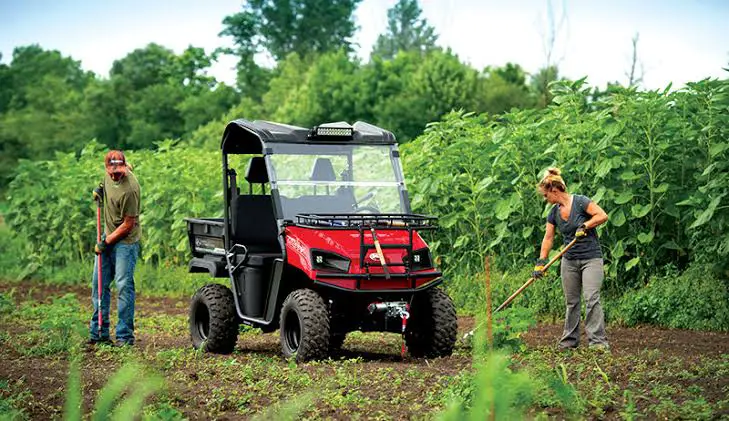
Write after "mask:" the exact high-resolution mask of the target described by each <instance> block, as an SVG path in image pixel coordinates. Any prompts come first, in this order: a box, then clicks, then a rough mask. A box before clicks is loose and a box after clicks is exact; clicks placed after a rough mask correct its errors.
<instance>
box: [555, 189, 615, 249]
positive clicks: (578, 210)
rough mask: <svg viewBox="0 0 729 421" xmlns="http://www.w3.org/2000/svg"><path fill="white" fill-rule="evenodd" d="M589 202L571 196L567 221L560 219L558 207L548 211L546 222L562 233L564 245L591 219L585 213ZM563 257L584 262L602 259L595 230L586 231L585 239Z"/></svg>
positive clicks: (576, 195) (577, 195) (579, 197)
mask: <svg viewBox="0 0 729 421" xmlns="http://www.w3.org/2000/svg"><path fill="white" fill-rule="evenodd" d="M590 202H592V200H590V199H589V198H588V197H587V196H582V195H579V194H575V195H572V209H571V210H570V216H569V218H567V220H564V219H562V216H561V215H560V214H559V209H560V205H554V206H552V210H550V211H549V215H547V222H549V223H550V224H552V225H554V226H555V227H557V229H558V230H559V232H561V233H562V238H563V239H564V244H565V245H567V244H569V243H570V242H571V241H572V240H574V238H575V231H577V228H579V227H580V225H582V224H584V223H585V221H587V220H588V219H590V218H591V216H590V214H589V213H587V205H589V204H590ZM564 256H565V257H566V258H567V259H569V260H585V259H594V258H597V257H602V252H601V251H600V242H599V241H598V238H597V231H596V230H595V229H590V230H588V231H587V237H585V238H583V239H581V240H578V241H577V243H576V244H575V245H574V246H573V247H572V248H571V249H569V250H567V253H565V255H564Z"/></svg>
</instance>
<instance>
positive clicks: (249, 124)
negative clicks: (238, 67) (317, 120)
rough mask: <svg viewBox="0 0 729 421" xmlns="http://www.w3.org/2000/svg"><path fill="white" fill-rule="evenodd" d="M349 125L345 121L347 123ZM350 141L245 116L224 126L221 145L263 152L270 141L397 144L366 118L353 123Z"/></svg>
mask: <svg viewBox="0 0 729 421" xmlns="http://www.w3.org/2000/svg"><path fill="white" fill-rule="evenodd" d="M345 124H346V123H345ZM352 128H353V133H352V139H351V140H337V141H332V140H322V139H316V138H313V139H312V138H310V136H309V134H310V132H311V129H307V128H304V127H298V126H291V125H288V124H282V123H274V122H270V121H263V120H254V121H248V120H243V119H238V120H233V121H231V122H230V123H228V125H227V126H226V127H225V132H223V140H222V142H221V143H220V148H221V149H222V151H223V153H224V154H256V155H260V154H262V153H263V151H264V150H265V149H266V144H270V143H300V144H309V143H310V144H323V143H327V144H331V143H339V144H350V143H351V144H356V145H370V144H371V145H394V144H396V143H397V141H396V140H395V135H393V134H392V133H391V132H389V131H387V130H385V129H381V128H379V127H377V126H374V125H372V124H369V123H365V122H363V121H358V122H356V123H354V124H353V125H352Z"/></svg>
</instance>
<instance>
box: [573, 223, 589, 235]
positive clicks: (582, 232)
mask: <svg viewBox="0 0 729 421" xmlns="http://www.w3.org/2000/svg"><path fill="white" fill-rule="evenodd" d="M586 236H587V225H586V224H582V225H580V227H579V228H577V231H575V238H583V237H586Z"/></svg>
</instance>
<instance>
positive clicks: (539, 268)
mask: <svg viewBox="0 0 729 421" xmlns="http://www.w3.org/2000/svg"><path fill="white" fill-rule="evenodd" d="M546 264H547V259H537V263H536V265H535V266H534V272H532V278H536V279H539V278H541V277H542V276H544V265H546Z"/></svg>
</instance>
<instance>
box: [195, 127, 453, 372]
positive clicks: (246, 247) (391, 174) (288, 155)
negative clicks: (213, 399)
mask: <svg viewBox="0 0 729 421" xmlns="http://www.w3.org/2000/svg"><path fill="white" fill-rule="evenodd" d="M221 149H222V168H223V191H224V195H223V196H224V200H225V211H224V218H222V219H220V218H217V219H215V218H189V219H186V221H187V228H188V236H189V240H190V248H191V250H192V255H193V258H192V260H191V261H190V272H208V273H210V275H212V276H213V277H218V278H228V279H229V281H230V288H228V287H227V286H224V285H221V284H208V285H206V286H204V287H202V288H200V289H199V290H198V291H197V293H196V294H195V296H194V297H193V299H192V302H191V305H190V333H191V336H192V343H193V346H194V347H195V348H204V349H205V350H207V351H210V352H217V353H229V352H232V351H233V348H234V346H235V343H236V339H237V335H238V325H239V323H243V324H247V325H250V326H254V327H258V328H261V329H262V330H263V331H264V332H273V331H274V330H276V329H280V333H281V348H282V351H283V354H284V355H285V356H286V357H292V356H293V357H295V358H296V360H297V361H305V360H310V359H321V358H326V357H327V355H328V354H329V352H330V351H332V350H335V349H336V348H338V347H340V346H341V345H342V343H343V342H344V339H345V336H346V334H347V333H348V332H351V331H354V330H362V331H384V332H395V333H403V335H404V337H405V343H406V344H407V348H408V350H409V352H410V354H411V355H412V356H414V357H438V356H447V355H450V354H451V353H452V352H453V347H454V344H455V341H456V312H455V309H454V306H453V303H452V301H451V299H450V298H449V297H448V295H447V294H446V293H445V292H444V291H443V290H442V289H440V288H438V287H437V286H438V285H439V284H440V283H441V282H442V278H441V273H440V272H439V271H438V269H437V268H436V267H435V266H434V264H433V258H432V256H431V254H430V251H429V249H428V245H427V244H426V243H425V241H423V239H422V238H421V236H420V232H423V231H427V230H433V229H435V228H436V226H435V223H436V218H434V217H430V216H423V215H415V214H412V213H411V210H410V203H409V200H408V194H407V190H406V188H405V181H404V178H403V174H402V169H401V166H400V155H399V152H398V149H397V143H396V141H395V137H394V136H393V134H392V133H390V132H388V131H386V130H383V129H381V128H378V127H375V126H373V125H370V124H367V123H363V122H357V123H355V124H354V125H349V124H347V123H330V124H322V125H319V126H317V127H314V128H313V129H306V128H302V127H295V126H290V125H285V124H278V123H271V122H266V121H246V120H236V121H233V122H231V123H229V124H228V126H227V127H226V129H225V133H224V134H223V139H222V143H221ZM236 155H252V157H250V158H249V159H247V160H245V161H243V160H242V159H241V158H247V157H240V156H236ZM234 160H239V161H241V162H243V163H244V164H243V165H245V163H247V166H246V168H245V174H244V179H245V181H246V182H247V183H245V184H247V185H245V186H243V188H241V187H239V180H238V178H237V176H238V174H237V172H236V170H235V169H234V168H232V164H233V161H234Z"/></svg>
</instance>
